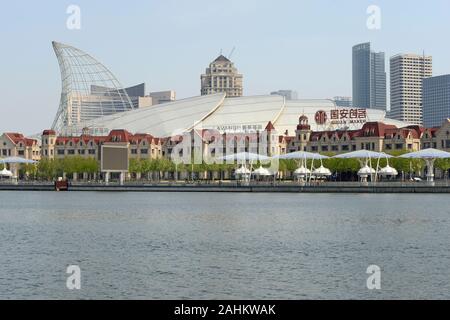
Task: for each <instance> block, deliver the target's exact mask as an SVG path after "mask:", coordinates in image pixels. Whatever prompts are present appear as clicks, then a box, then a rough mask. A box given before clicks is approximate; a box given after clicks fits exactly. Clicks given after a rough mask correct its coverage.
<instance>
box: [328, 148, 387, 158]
mask: <svg viewBox="0 0 450 320" xmlns="http://www.w3.org/2000/svg"><path fill="white" fill-rule="evenodd" d="M333 158H340V159H352V158H353V159H357V158H359V159H367V158H392V156H391V155H389V154H387V153H384V152H375V151H370V150H357V151H352V152H347V153H343V154H338V155H335V156H334V157H333Z"/></svg>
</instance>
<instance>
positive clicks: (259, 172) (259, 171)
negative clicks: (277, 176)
mask: <svg viewBox="0 0 450 320" xmlns="http://www.w3.org/2000/svg"><path fill="white" fill-rule="evenodd" d="M252 173H253V174H254V175H255V176H272V175H273V174H272V173H271V172H270V171H269V170H268V169H266V168H263V167H262V166H260V167H259V168H258V169H255V170H253V172H252Z"/></svg>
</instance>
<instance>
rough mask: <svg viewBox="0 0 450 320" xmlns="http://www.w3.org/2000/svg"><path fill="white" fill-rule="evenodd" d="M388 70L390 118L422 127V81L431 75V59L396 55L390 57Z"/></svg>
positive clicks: (411, 55)
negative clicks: (389, 80)
mask: <svg viewBox="0 0 450 320" xmlns="http://www.w3.org/2000/svg"><path fill="white" fill-rule="evenodd" d="M390 70H391V71H390V77H391V113H390V116H391V117H392V118H393V119H396V120H400V121H405V122H408V123H412V124H418V125H422V124H423V118H422V80H423V79H424V78H428V77H431V76H432V75H433V70H432V57H431V56H425V55H417V54H398V55H395V56H393V57H391V59H390Z"/></svg>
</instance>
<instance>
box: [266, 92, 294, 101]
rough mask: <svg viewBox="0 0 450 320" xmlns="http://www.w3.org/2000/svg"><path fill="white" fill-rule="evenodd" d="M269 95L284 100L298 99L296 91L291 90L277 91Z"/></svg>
mask: <svg viewBox="0 0 450 320" xmlns="http://www.w3.org/2000/svg"><path fill="white" fill-rule="evenodd" d="M270 94H271V95H278V96H283V97H285V98H286V100H297V99H298V93H297V91H293V90H278V91H273V92H271V93H270Z"/></svg>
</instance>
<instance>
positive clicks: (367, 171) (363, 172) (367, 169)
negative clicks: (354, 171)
mask: <svg viewBox="0 0 450 320" xmlns="http://www.w3.org/2000/svg"><path fill="white" fill-rule="evenodd" d="M374 173H375V169H373V168H371V167H369V166H367V165H366V166H364V167H362V168H361V169H359V171H358V175H359V176H363V175H369V174H374Z"/></svg>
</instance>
